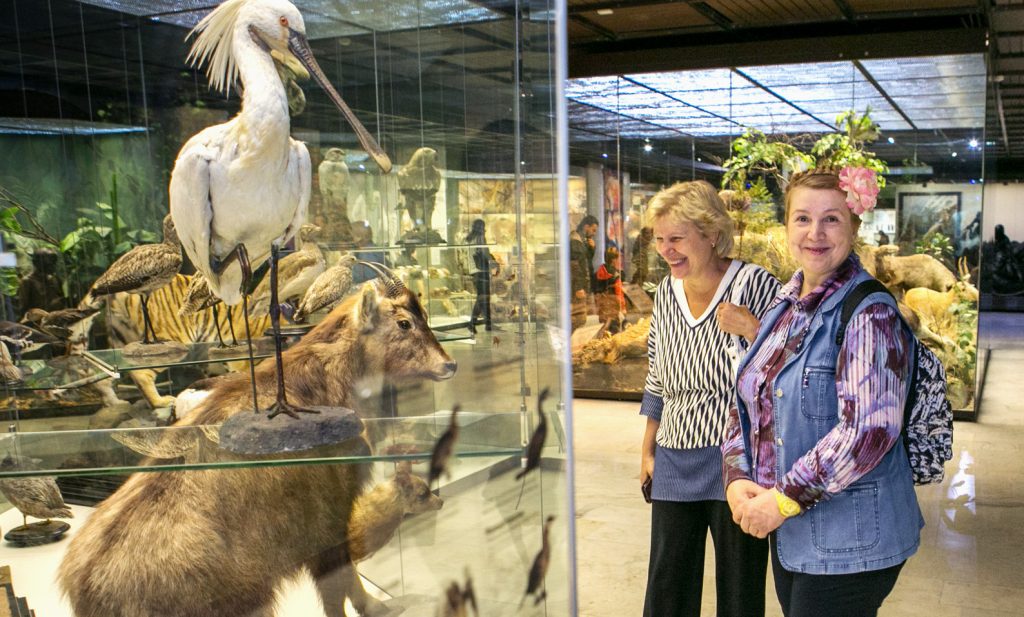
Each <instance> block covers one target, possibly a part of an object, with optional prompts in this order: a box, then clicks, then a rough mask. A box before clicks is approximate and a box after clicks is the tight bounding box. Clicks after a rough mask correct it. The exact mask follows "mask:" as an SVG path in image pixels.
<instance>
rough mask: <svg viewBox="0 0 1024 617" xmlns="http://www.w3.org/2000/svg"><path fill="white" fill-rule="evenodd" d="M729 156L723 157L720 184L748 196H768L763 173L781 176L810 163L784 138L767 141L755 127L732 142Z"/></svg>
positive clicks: (766, 137)
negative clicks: (731, 154)
mask: <svg viewBox="0 0 1024 617" xmlns="http://www.w3.org/2000/svg"><path fill="white" fill-rule="evenodd" d="M732 153H733V156H732V157H731V158H729V159H727V160H726V161H725V162H724V163H722V166H723V167H725V170H726V171H725V176H724V177H723V178H722V187H723V188H727V189H732V190H734V191H737V192H740V193H745V194H747V195H750V196H751V198H753V199H755V200H757V199H766V198H768V197H770V195H769V193H768V188H767V186H766V185H765V183H764V178H763V176H764V175H767V174H772V175H775V176H779V177H781V176H782V175H783V174H785V173H787V172H789V171H791V170H794V169H802V168H803V167H805V166H807V165H810V164H812V163H813V161H812V160H811V157H810V156H809V155H807V154H805V153H803V152H801V151H800V150H799V149H798V148H797V147H796V146H794V145H793V144H791V143H788V142H784V141H769V140H768V136H767V135H765V134H764V133H762V132H761V131H759V130H757V129H747V131H746V132H745V133H743V135H741V136H740V137H738V138H737V139H736V140H735V141H733V143H732Z"/></svg>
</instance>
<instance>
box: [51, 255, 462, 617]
mask: <svg viewBox="0 0 1024 617" xmlns="http://www.w3.org/2000/svg"><path fill="white" fill-rule="evenodd" d="M389 276H390V278H388V279H387V280H384V281H383V282H381V281H379V280H377V281H374V282H369V283H366V284H364V285H363V287H362V289H361V291H360V293H358V294H355V295H353V296H352V297H350V298H349V299H348V300H346V301H345V302H343V303H342V304H341V305H340V306H338V307H337V308H335V309H334V310H333V311H332V312H331V313H330V314H329V315H328V316H327V317H326V318H325V319H324V321H323V322H321V323H320V324H319V325H318V326H317V327H316V328H314V329H313V330H312V331H310V332H309V334H307V335H306V336H305V337H304V338H303V339H302V340H301V341H300V342H298V343H296V344H295V345H294V346H293V347H292V348H291V349H289V350H288V351H286V352H285V353H284V370H285V375H286V379H285V383H286V384H287V388H288V392H287V394H288V399H289V400H291V401H295V402H296V403H298V404H300V405H303V406H318V405H333V406H343V407H349V408H356V407H357V405H358V395H356V394H355V388H354V384H357V383H358V382H359V381H361V380H363V379H374V378H377V379H379V378H381V377H384V378H408V377H425V378H428V379H433V380H442V379H448V378H449V377H451V376H452V375H453V374H454V373H455V369H456V364H455V362H453V361H452V359H451V357H449V355H448V354H447V353H445V351H444V349H442V348H441V346H440V344H438V342H437V339H436V338H435V337H434V335H433V333H432V332H431V331H430V329H429V327H428V326H427V321H426V316H425V315H424V312H423V309H422V307H421V306H420V303H419V301H418V300H417V299H416V297H415V296H414V295H413V294H412V293H410V292H409V290H408V289H406V288H405V287H404V286H401V283H400V282H398V281H397V279H395V278H394V276H393V275H389ZM274 369H275V366H274V363H273V362H270V363H264V364H262V365H261V366H259V367H258V368H257V369H256V384H257V390H258V393H259V394H258V396H259V399H260V400H259V404H260V408H263V409H265V408H266V407H267V406H269V405H270V403H271V402H273V400H274V398H275V393H276V383H277V382H276V378H275V374H274ZM252 409H253V407H252V396H251V390H250V384H249V381H248V379H247V376H245V375H238V376H235V375H232V376H229V377H225V378H221V379H218V380H216V381H215V382H214V383H213V385H212V387H211V390H210V395H209V396H208V397H207V398H206V399H205V400H204V401H203V402H202V404H201V405H200V406H199V407H198V408H197V409H196V410H195V411H194V412H193V413H191V414H190V415H189V416H188V417H187V418H185V419H184V420H182V421H181V422H179V423H178V426H188V425H194V426H203V425H213V424H217V423H220V422H223V421H224V420H225V419H227V418H228V417H230V416H232V415H234V414H238V413H253V412H252ZM284 421H289V422H290V421H294V420H292V419H290V418H285V419H284ZM168 439H170V438H168ZM197 441H198V444H197V445H196V446H195V448H194V449H193V453H191V454H188V455H186V458H188V456H192V457H198V458H199V459H200V460H208V459H215V460H244V459H241V458H240V457H238V456H237V455H233V454H230V453H228V452H226V451H223V450H220V449H218V448H217V447H216V445H215V444H214V443H213V442H212V441H209V440H207V439H203V438H197ZM369 453H370V447H369V444H368V443H367V441H366V440H365V439H364V438H363V437H357V438H354V439H350V440H348V441H345V442H343V443H340V444H337V445H332V446H324V447H321V448H317V449H316V450H311V451H309V452H308V453H304V457H308V458H319V457H331V456H358V455H366V454H369ZM368 478H369V465H368V464H337V465H330V464H323V465H285V466H274V467H241V468H233V469H227V470H215V469H213V470H197V471H182V472H170V473H168V472H164V473H157V472H154V473H136V474H135V475H133V476H132V477H131V478H130V479H129V480H128V481H127V482H126V483H125V484H124V486H122V487H121V488H120V489H119V490H118V491H117V492H115V493H114V494H113V495H112V496H111V497H110V498H108V499H107V500H106V501H104V502H103V503H102V504H101V505H100V506H99V507H98V508H97V509H96V511H95V512H94V513H93V514H92V516H91V517H90V518H89V520H88V521H87V522H86V523H85V525H83V526H82V528H81V530H80V531H79V532H78V534H76V536H75V538H74V540H73V541H72V542H71V544H70V546H69V547H68V551H67V554H66V556H65V558H64V561H63V563H62V564H61V566H60V571H59V575H58V576H59V581H60V585H61V587H62V588H63V591H64V593H65V594H66V595H67V597H68V598H69V600H70V602H71V605H72V607H73V609H74V613H75V615H77V617H195V616H196V615H216V616H217V617H272V616H273V615H274V604H275V600H276V590H277V589H278V587H279V586H280V585H281V583H282V582H283V581H285V580H286V579H288V578H291V577H293V576H295V575H297V574H299V573H300V572H301V571H302V570H307V571H309V573H310V574H311V575H312V577H313V579H314V581H315V583H316V587H317V590H318V592H319V595H320V598H321V600H322V601H323V606H324V610H325V612H326V614H327V615H328V616H329V617H343V616H344V615H345V608H344V601H345V597H346V596H348V597H349V598H350V599H351V600H352V603H353V605H354V606H355V608H356V610H358V611H359V612H360V613H361V614H364V615H366V614H368V613H370V612H374V611H375V610H376V609H379V608H381V606H380V603H379V602H378V601H377V600H374V599H372V598H370V597H369V596H367V595H366V592H365V591H364V590H363V588H362V585H361V583H360V581H359V578H358V575H357V574H356V572H355V568H354V567H352V565H351V561H352V556H351V551H350V549H349V547H348V544H347V530H348V526H349V519H350V516H351V514H352V509H353V503H354V502H355V500H356V499H357V498H358V497H359V496H360V494H361V493H362V492H363V489H364V485H365V484H366V482H367V481H368Z"/></svg>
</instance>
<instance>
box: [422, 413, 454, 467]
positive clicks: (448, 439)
mask: <svg viewBox="0 0 1024 617" xmlns="http://www.w3.org/2000/svg"><path fill="white" fill-rule="evenodd" d="M457 413H459V405H455V406H453V407H452V421H451V424H449V425H448V430H446V431H445V432H444V434H442V435H441V437H440V438H438V440H437V443H436V444H434V451H433V452H432V453H431V454H430V476H429V479H428V480H427V485H428V486H433V485H434V480H437V479H438V478H440V477H441V473H444V474H445V475H446V476H447V475H449V474H448V459H449V458H450V457H451V455H452V452H453V451H454V450H455V440H456V439H458V438H459V425H458V422H457V421H456V419H455V414H457Z"/></svg>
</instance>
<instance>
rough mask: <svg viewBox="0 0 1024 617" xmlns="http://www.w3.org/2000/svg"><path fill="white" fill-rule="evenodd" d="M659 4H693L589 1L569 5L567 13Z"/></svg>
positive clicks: (659, 0) (678, 0)
mask: <svg viewBox="0 0 1024 617" xmlns="http://www.w3.org/2000/svg"><path fill="white" fill-rule="evenodd" d="M661 4H693V2H690V1H689V0H609V1H606V2H590V3H587V4H577V5H574V6H570V7H569V15H570V16H572V15H579V14H581V13H595V12H597V11H606V10H609V9H611V10H612V11H614V10H616V9H636V8H641V7H647V6H657V5H661Z"/></svg>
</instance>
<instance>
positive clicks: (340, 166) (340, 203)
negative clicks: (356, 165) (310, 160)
mask: <svg viewBox="0 0 1024 617" xmlns="http://www.w3.org/2000/svg"><path fill="white" fill-rule="evenodd" d="M348 176H349V174H348V165H346V164H345V151H344V150H342V149H341V148H331V149H330V150H328V151H327V154H325V155H324V160H323V162H321V163H320V165H319V166H318V167H317V168H316V177H317V183H318V184H319V185H320V197H322V198H323V201H324V206H329V207H331V208H340V209H341V214H342V216H344V217H345V218H348V211H347V208H346V205H347V203H348Z"/></svg>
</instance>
